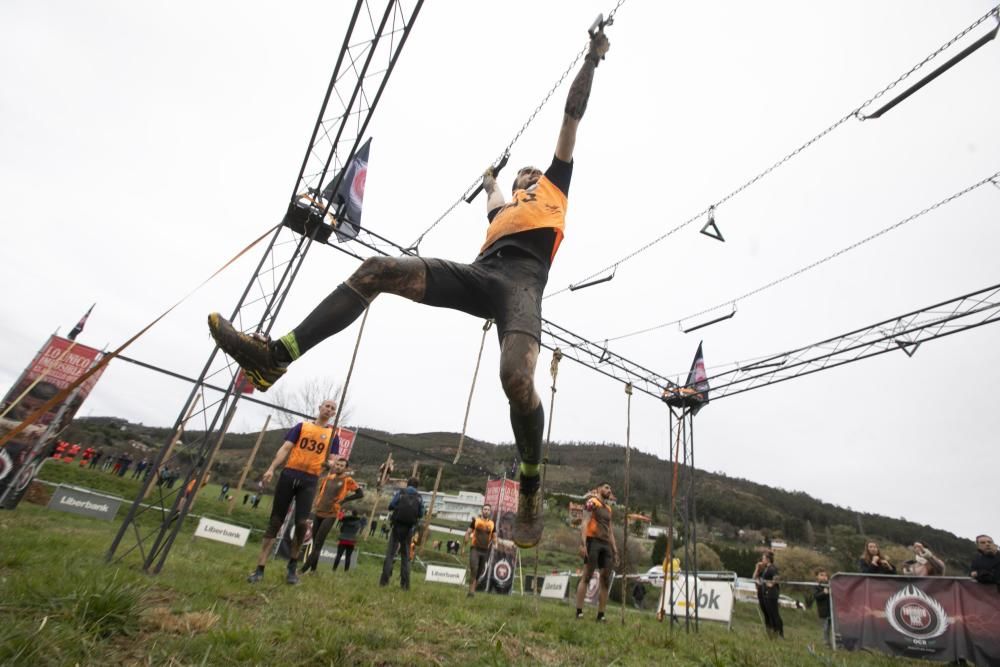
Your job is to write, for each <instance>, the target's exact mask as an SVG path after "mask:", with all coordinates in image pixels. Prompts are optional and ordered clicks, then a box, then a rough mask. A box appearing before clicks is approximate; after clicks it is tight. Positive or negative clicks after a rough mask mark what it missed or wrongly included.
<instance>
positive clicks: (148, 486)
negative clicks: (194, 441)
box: [142, 392, 205, 500]
mask: <svg viewBox="0 0 1000 667" xmlns="http://www.w3.org/2000/svg"><path fill="white" fill-rule="evenodd" d="M199 400H200V401H201V402H202V405H204V403H205V392H201V393H200V394H198V396H197V397H196V398H195V400H193V401H192V402H191V406H190V407H189V408H188V411H187V414H186V415H184V420H183V421H181V423H180V424H178V425H177V428H176V429H175V430H174V437H172V438H171V439H170V442H169V443H167V449H166V450H165V451H164V452H163V455H162V456H160V457H159V458H158V459H157V462H156V463H153V464H151V465H154V466H156V467H155V468H154V470H153V472H152V473H151V474H150V475H149V477H147V478H146V479H145V480H144V481H145V482H146V483H145V485H144V489H145V490H144V491H143V493H142V499H143V500H145V499H146V498H149V494H150V493H151V492H152V491H153V483H152V480H153V477H154V475H155V476H156V477H159V475H160V466H159V465H158V464H159V463H160V462H163V461H166V460H167V459H169V458H170V456H171V455H172V454H173V452H174V447H176V446H177V443H178V442H180V440H181V436H183V435H184V426H185V425H186V424H187V423H188V420H189V419H191V415H192V414H193V413H194V409H195V407H197V405H198V401H199Z"/></svg>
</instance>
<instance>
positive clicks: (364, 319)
mask: <svg viewBox="0 0 1000 667" xmlns="http://www.w3.org/2000/svg"><path fill="white" fill-rule="evenodd" d="M369 311H371V306H369V307H368V308H365V315H364V317H362V318H361V327H360V328H359V329H358V339H357V340H356V341H355V342H354V354H352V355H351V365H350V366H348V368H347V379H346V380H344V388H343V389H341V390H340V403H339V404H338V405H337V416H336V417H334V420H333V432H334V433H336V432H337V427H338V426H339V425H340V415H341V414H342V412H343V407H344V400H346V399H347V387H349V386H350V384H351V375H353V374H354V362H355V361H356V360H357V358H358V348H359V347H361V334H363V333H364V332H365V322H367V321H368V313H369Z"/></svg>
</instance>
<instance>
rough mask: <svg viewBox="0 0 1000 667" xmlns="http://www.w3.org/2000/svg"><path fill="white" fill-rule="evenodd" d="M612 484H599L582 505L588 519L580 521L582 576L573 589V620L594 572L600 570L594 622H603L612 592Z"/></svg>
mask: <svg viewBox="0 0 1000 667" xmlns="http://www.w3.org/2000/svg"><path fill="white" fill-rule="evenodd" d="M610 502H611V485H610V484H601V485H600V486H599V487H597V490H596V492H595V493H594V495H592V496H591V497H589V498H588V499H587V502H586V504H585V505H584V507H585V509H586V511H587V512H589V513H590V516H589V518H588V519H587V520H586V521H584V522H583V532H582V534H581V536H580V537H581V544H580V556H581V557H582V558H583V559H584V561H585V562H586V565H585V566H584V568H583V575H582V576H581V577H580V583H579V584H578V585H577V587H576V617H577V618H583V602H584V599H585V598H586V597H587V586H588V585H589V584H590V578H591V577H592V576H594V571H595V570H599V571H600V593H599V595H598V598H597V621H598V622H602V621H604V620H605V619H604V609H605V608H606V607H607V606H608V593H609V592H610V590H611V575H612V571H613V568H614V567H615V565H616V564H617V563H618V545H617V544H615V533H614V530H612V527H611V505H610Z"/></svg>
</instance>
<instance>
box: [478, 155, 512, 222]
mask: <svg viewBox="0 0 1000 667" xmlns="http://www.w3.org/2000/svg"><path fill="white" fill-rule="evenodd" d="M483 190H486V214H487V215H489V214H490V213H492V212H493V211H495V210H497V209H499V208H501V207H502V206H503V205H504V204H506V203H507V200H506V199H504V196H503V192H501V191H500V187H499V186H498V185H497V179H496V178H495V177H494V176H493V167H490V168H489V169H487V170H486V171H485V172H484V173H483Z"/></svg>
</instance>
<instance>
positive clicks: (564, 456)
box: [66, 417, 975, 569]
mask: <svg viewBox="0 0 1000 667" xmlns="http://www.w3.org/2000/svg"><path fill="white" fill-rule="evenodd" d="M357 430H358V433H359V435H358V438H357V441H356V443H355V445H354V452H353V454H352V456H351V463H352V467H353V468H354V470H355V472H356V475H357V477H358V479H360V480H362V481H365V480H366V479H371V478H373V477H374V474H375V471H376V469H377V467H378V465H379V464H380V463H382V462H383V461H384V460H385V459H386V456H387V455H388V453H389V452H390V451H391V452H392V456H393V460H394V461H395V464H396V473H395V475H396V476H399V477H405V476H407V475H408V474H409V473H410V471H411V470H412V466H413V464H414V462H417V461H419V462H420V476H421V478H422V480H423V484H424V485H425V486H426V487H428V488H429V487H430V485H432V484H433V481H434V475H435V473H436V471H437V466H438V465H439V464H441V465H442V466H443V476H442V481H441V488H442V490H443V491H447V492H454V491H458V490H470V491H482V490H483V488H484V484H485V477H486V475H487V474H493V475H500V474H502V473H504V472H509V471H510V470H511V468H512V465H513V463H514V448H513V446H512V445H510V444H502V445H497V444H494V443H489V442H482V441H479V440H475V439H471V438H466V439H465V443H464V446H463V450H462V457H461V461H460V463H459V464H458V465H452V464H451V462H452V460H453V459H454V457H455V452H456V449H457V445H458V441H459V435H458V434H457V433H419V434H390V433H385V432H382V431H378V430H375V429H370V428H365V427H360V428H358V429H357ZM169 435H170V433H169V429H165V428H155V427H147V426H143V425H141V424H130V423H128V422H125V421H123V420H120V419H115V418H107V417H90V418H83V419H78V420H76V421H75V422H74V423H73V425H72V426H71V427H70V430H69V431H68V432H67V438H66V439H67V440H69V441H71V442H79V443H81V444H83V445H84V446H86V445H92V446H94V447H97V448H100V449H103V450H104V451H106V452H112V451H118V452H120V451H124V450H126V449H128V448H130V447H131V450H130V451H131V454H132V456H133V457H138V458H142V457H143V456H146V457H148V458H153V456H154V455H155V451H152V450H150V451H142V450H141V449H139V448H137V447H136V446H135V444H131V445H130V443H142V444H143V445H146V446H150V447H153V448H159V447H162V446H163V445H164V443H166V442H167V440H168V438H169ZM283 435H284V429H274V430H271V431H268V433H267V434H266V436H265V438H264V441H263V444H262V447H261V452H260V454H259V455H258V457H257V460H256V461H255V463H254V466H253V467H254V471H255V474H256V475H259V474H260V473H261V472H263V470H264V469H265V468H266V467H267V465H268V463H269V462H270V461H271V459H272V457H273V455H274V452H275V451H276V450H277V448H278V446H280V444H281V442H282V440H283ZM197 436H198V434H197V433H195V432H190V433H187V434H185V436H184V441H186V442H194V441H195V440H196V439H197ZM256 438H257V434H256V433H242V434H235V433H234V434H229V435H227V436H226V438H225V441H224V443H223V446H222V451H221V452H220V453H219V455H218V457H217V459H216V464H215V469H214V471H213V479H214V480H215V481H224V480H231V481H232V483H235V482H236V480H237V479H238V477H239V473H240V471H241V470H242V467H243V465H244V463H245V462H246V458H247V456H248V454H249V451H250V449H251V448H252V447H253V443H254V441H255V440H256ZM181 451H182V452H183V451H184V448H181ZM624 458H625V457H624V451H623V449H622V447H621V446H618V445H606V444H594V443H571V444H553V445H552V449H551V451H550V453H549V466H548V471H547V474H546V477H547V483H546V487H547V490H548V492H549V493H559V494H567V495H579V494H582V493H584V492H586V491H587V490H588V489H590V488H593V487H594V486H596V485H597V484H599V483H601V482H604V481H607V482H608V483H610V484H611V485H612V487H613V488H614V489H615V490H616V491H617V492H618V493H619V500H620V501H624V497H623V496H621V495H620V494H621V490H622V489H623V488H624V481H625V470H624ZM670 474H671V470H670V464H669V463H668V462H667V461H665V460H662V459H659V458H656V457H654V456H652V455H650V454H645V453H642V452H636V451H633V452H632V466H631V479H630V484H631V494H630V505H631V509H632V510H633V511H641V512H644V513H650V514H653V518H654V522H658V523H660V524H665V523H666V521H667V512H666V508H667V507H668V506H669V488H670V485H669V480H670ZM695 474H696V492H695V500H696V503H697V512H698V518H699V535H700V536H702V535H703V536H705V540H706V541H710V542H716V543H720V544H727V543H728V544H736V543H744V544H746V545H747V546H748V547H749V546H754V545H756V544H759V543H760V542H761V540H766V539H770V538H783V539H784V540H786V541H787V542H788V543H790V544H794V545H798V546H804V547H814V548H816V549H817V550H819V551H828V552H830V553H838V554H841V560H843V561H844V562H843V563H842V566H843V567H845V568H848V567H850V568H851V569H853V562H848V561H849V560H850V561H852V560H853V559H854V558H856V556H857V554H860V552H861V547H862V543H863V541H864V539H865V538H866V537H868V538H871V539H876V540H878V541H880V542H881V543H894V544H897V545H908V544H911V543H912V542H913V541H914V540H920V541H922V542H925V543H927V544H930V545H931V546H932V547H933V549H934V550H935V552H936V553H938V555H940V556H941V557H943V558H945V559H946V560H948V561H949V562H950V563H952V564H954V565H955V566H959V565H960V564H967V561H968V560H969V559H970V558H971V556H972V555H973V553H974V549H975V546H974V544H973V542H972V540H970V539H962V538H959V537H958V536H956V535H954V534H952V533H950V532H947V531H945V530H940V529H936V528H932V527H930V526H927V525H922V524H919V523H916V522H914V521H909V520H904V519H893V518H889V517H885V516H881V515H878V514H868V513H863V512H857V511H854V510H852V509H850V508H845V507H839V506H836V505H832V504H830V503H824V502H822V501H820V500H817V499H815V498H813V497H811V496H809V495H808V494H806V493H803V492H801V491H786V490H784V489H777V488H773V487H769V486H766V485H764V484H759V483H756V482H751V481H749V480H744V479H737V478H733V477H727V476H725V475H721V474H718V473H710V472H705V471H701V470H698V471H696V473H695ZM253 476H254V475H251V477H253ZM699 539H701V538H699ZM962 567H964V565H962Z"/></svg>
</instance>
